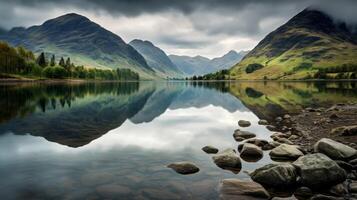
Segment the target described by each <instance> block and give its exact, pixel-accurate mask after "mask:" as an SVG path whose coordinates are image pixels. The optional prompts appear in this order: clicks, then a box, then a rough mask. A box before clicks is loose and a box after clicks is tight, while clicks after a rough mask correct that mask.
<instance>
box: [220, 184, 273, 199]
mask: <svg viewBox="0 0 357 200" xmlns="http://www.w3.org/2000/svg"><path fill="white" fill-rule="evenodd" d="M220 196H221V199H247V200H258V199H269V198H270V195H269V193H268V192H267V191H266V190H265V189H264V187H263V186H261V185H260V184H259V183H256V182H253V181H243V180H239V179H224V180H223V181H222V182H221V184H220Z"/></svg>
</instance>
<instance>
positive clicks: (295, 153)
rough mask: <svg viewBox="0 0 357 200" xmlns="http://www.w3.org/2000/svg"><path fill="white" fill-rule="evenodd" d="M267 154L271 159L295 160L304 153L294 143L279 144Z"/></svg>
mask: <svg viewBox="0 0 357 200" xmlns="http://www.w3.org/2000/svg"><path fill="white" fill-rule="evenodd" d="M269 155H270V157H271V159H273V160H296V159H298V158H299V157H300V156H303V155H304V154H303V153H302V152H301V151H300V150H299V149H298V148H297V147H296V146H295V145H288V144H281V145H280V146H278V147H276V148H274V149H273V150H271V152H270V153H269Z"/></svg>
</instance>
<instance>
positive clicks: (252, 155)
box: [240, 143, 263, 162]
mask: <svg viewBox="0 0 357 200" xmlns="http://www.w3.org/2000/svg"><path fill="white" fill-rule="evenodd" d="M240 157H241V158H242V159H243V160H246V161H248V162H249V161H252V162H256V161H258V160H260V159H261V158H262V157H263V151H262V150H261V149H260V147H258V146H256V145H254V144H250V143H244V145H243V148H242V150H241V152H240Z"/></svg>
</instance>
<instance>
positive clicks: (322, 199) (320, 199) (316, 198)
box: [310, 194, 344, 200]
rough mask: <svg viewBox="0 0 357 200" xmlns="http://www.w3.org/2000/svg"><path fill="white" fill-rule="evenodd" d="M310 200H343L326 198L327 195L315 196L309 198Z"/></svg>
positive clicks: (341, 199)
mask: <svg viewBox="0 0 357 200" xmlns="http://www.w3.org/2000/svg"><path fill="white" fill-rule="evenodd" d="M310 200H344V198H339V197H334V196H327V195H323V194H316V195H314V196H313V197H311V199H310Z"/></svg>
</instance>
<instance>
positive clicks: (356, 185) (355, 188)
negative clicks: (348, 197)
mask: <svg viewBox="0 0 357 200" xmlns="http://www.w3.org/2000/svg"><path fill="white" fill-rule="evenodd" d="M348 191H349V192H351V193H357V182H356V181H354V182H352V183H351V184H350V185H349V190H348Z"/></svg>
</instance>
